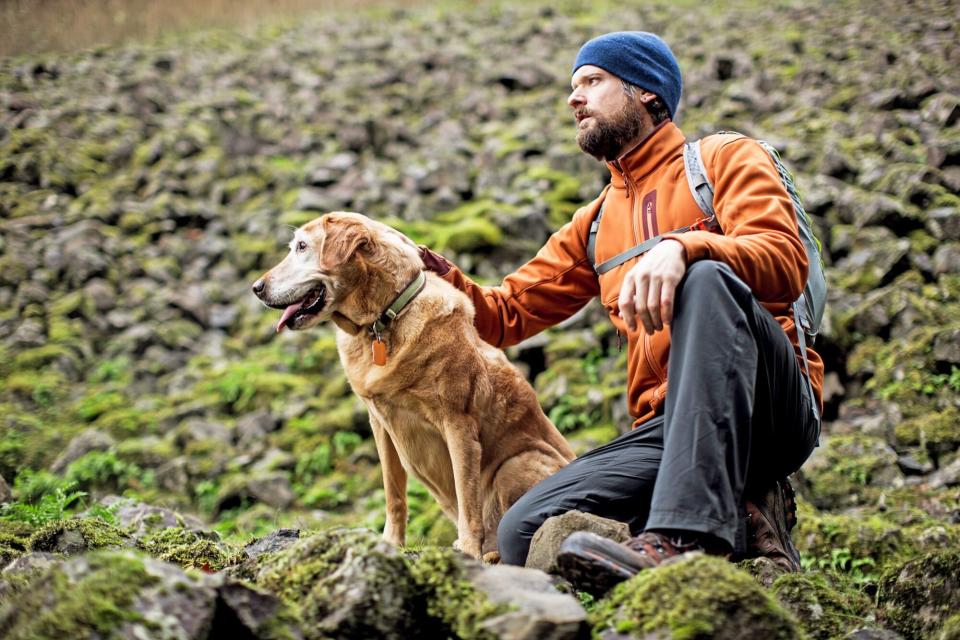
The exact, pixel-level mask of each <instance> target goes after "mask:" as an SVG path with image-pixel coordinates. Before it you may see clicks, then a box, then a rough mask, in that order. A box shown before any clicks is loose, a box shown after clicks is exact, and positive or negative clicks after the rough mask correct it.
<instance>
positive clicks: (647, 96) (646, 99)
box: [640, 90, 657, 104]
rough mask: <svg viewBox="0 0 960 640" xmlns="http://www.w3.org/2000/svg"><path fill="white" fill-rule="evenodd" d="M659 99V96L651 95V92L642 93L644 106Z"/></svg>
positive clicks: (641, 99)
mask: <svg viewBox="0 0 960 640" xmlns="http://www.w3.org/2000/svg"><path fill="white" fill-rule="evenodd" d="M656 99H657V94H655V93H650V92H649V91H642V90H641V91H640V102H642V103H643V104H650V103H651V102H653V101H654V100H656Z"/></svg>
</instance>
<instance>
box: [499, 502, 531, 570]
mask: <svg viewBox="0 0 960 640" xmlns="http://www.w3.org/2000/svg"><path fill="white" fill-rule="evenodd" d="M516 506H517V505H516V504H514V506H513V507H511V508H510V509H508V510H507V512H506V513H505V514H503V518H501V519H500V524H499V525H498V526H497V547H498V549H499V551H500V562H502V563H504V564H513V565H519V566H523V564H524V563H525V562H526V561H527V552H528V551H529V550H530V540H531V538H532V536H528V535H526V534H525V533H524V531H525V528H524V515H525V514H523V513H521V512H520V511H519V510H518V509H516V508H515V507H516Z"/></svg>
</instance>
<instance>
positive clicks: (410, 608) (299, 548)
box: [256, 529, 417, 637]
mask: <svg viewBox="0 0 960 640" xmlns="http://www.w3.org/2000/svg"><path fill="white" fill-rule="evenodd" d="M256 584H257V585H258V586H260V587H263V588H265V589H269V590H270V591H272V592H274V593H276V594H277V595H278V596H280V597H281V598H282V599H283V600H284V601H286V602H287V603H288V604H289V605H291V606H292V607H294V608H296V609H297V610H298V613H299V615H300V617H301V618H302V620H303V621H304V625H305V628H307V629H310V630H311V631H312V632H313V634H314V635H313V636H312V637H317V636H316V634H323V633H329V632H332V631H334V630H335V631H336V634H337V635H338V636H340V637H381V636H389V637H405V636H404V634H405V633H408V632H411V629H412V628H413V627H412V624H413V620H414V619H415V617H416V614H417V612H416V598H415V595H416V594H415V591H416V589H415V585H414V584H413V582H412V580H411V577H410V574H409V570H408V569H407V566H406V564H405V563H404V561H403V558H401V557H400V556H399V554H397V552H396V551H395V550H394V549H393V547H390V546H389V545H387V544H386V543H385V542H383V541H382V540H380V538H379V536H377V535H376V534H375V533H373V532H372V531H368V530H363V529H331V530H328V531H322V532H320V533H318V534H316V535H312V536H310V537H307V538H302V539H300V540H299V541H297V542H296V543H295V544H293V545H291V546H290V547H288V548H287V549H285V550H283V551H281V552H279V553H277V554H274V555H273V556H272V557H271V558H270V562H269V563H267V564H264V565H263V566H261V568H260V570H259V571H258V573H257V576H256ZM345 602H346V603H349V608H348V610H343V608H344V606H345V604H344V603H345Z"/></svg>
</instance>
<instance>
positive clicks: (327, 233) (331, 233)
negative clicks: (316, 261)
mask: <svg viewBox="0 0 960 640" xmlns="http://www.w3.org/2000/svg"><path fill="white" fill-rule="evenodd" d="M323 230H324V239H323V245H322V247H321V254H320V268H321V269H323V270H324V271H329V270H332V269H336V268H337V267H339V266H341V265H343V264H344V263H345V262H347V260H349V259H350V258H352V257H353V254H354V253H356V252H357V251H360V250H362V249H364V248H366V247H368V246H369V245H370V244H371V243H372V242H373V236H372V235H371V234H370V230H369V229H367V227H366V226H364V225H363V224H361V223H359V222H355V221H353V220H347V219H345V218H338V217H334V216H327V217H326V218H324V220H323Z"/></svg>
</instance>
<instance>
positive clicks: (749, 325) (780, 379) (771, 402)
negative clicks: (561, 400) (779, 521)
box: [497, 261, 819, 565]
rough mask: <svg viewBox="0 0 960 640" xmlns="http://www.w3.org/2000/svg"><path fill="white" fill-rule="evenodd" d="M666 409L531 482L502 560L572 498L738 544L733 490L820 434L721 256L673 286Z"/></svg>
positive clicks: (787, 361)
mask: <svg viewBox="0 0 960 640" xmlns="http://www.w3.org/2000/svg"><path fill="white" fill-rule="evenodd" d="M670 332H671V347H670V360H669V365H668V371H669V376H670V383H669V387H668V391H667V397H666V403H665V406H664V412H663V415H660V416H656V417H654V418H652V419H650V420H648V421H647V422H645V423H643V424H641V425H640V426H639V427H637V428H636V429H634V430H633V431H630V432H629V433H626V434H624V435H622V436H620V437H619V438H617V439H615V440H613V441H611V442H609V443H607V444H605V445H603V446H602V447H599V448H597V449H594V450H592V451H589V452H587V453H586V454H584V455H583V456H581V457H579V458H577V459H576V460H574V461H573V462H572V463H570V464H569V465H568V466H566V467H565V468H563V469H561V470H560V471H558V472H557V473H555V474H554V475H552V476H550V477H548V478H546V479H544V480H543V481H542V482H540V483H538V484H536V485H535V486H534V487H533V488H531V489H530V491H528V492H527V493H526V494H525V495H524V496H523V497H521V498H520V499H519V500H518V501H517V502H516V503H515V504H514V505H513V506H512V507H511V508H510V509H509V510H508V511H507V512H506V513H505V514H504V516H503V519H502V520H501V521H500V527H499V529H498V530H497V538H498V544H499V548H500V556H501V560H502V561H503V562H505V563H507V564H517V565H522V564H523V563H524V562H525V561H526V558H527V551H528V550H529V547H530V539H531V538H532V537H533V534H534V532H536V530H537V529H538V528H539V527H540V525H541V524H543V522H544V520H546V519H547V518H549V517H551V516H555V515H558V514H561V513H564V512H566V511H570V510H572V509H576V510H579V511H584V512H588V513H593V514H596V515H599V516H603V517H606V518H612V519H614V520H619V521H621V522H626V523H627V524H628V525H630V529H631V531H632V532H633V533H634V534H636V533H639V532H640V531H642V530H643V529H679V530H684V531H693V532H698V533H706V534H710V535H713V536H716V537H718V538H720V539H721V540H724V541H726V542H727V543H729V544H730V546H731V548H733V549H737V550H741V551H742V549H743V538H744V531H745V522H744V520H743V510H742V498H743V496H744V495H745V494H746V495H749V494H750V492H751V491H752V490H754V491H755V490H763V489H765V488H767V487H769V485H770V484H771V483H773V482H774V481H776V480H779V479H782V478H785V477H786V476H787V475H789V474H791V473H793V472H794V471H796V470H797V469H799V468H800V465H801V464H803V462H804V461H805V460H806V459H807V457H808V456H809V455H810V453H811V451H813V447H814V446H815V444H816V442H817V438H818V437H819V422H818V421H817V419H816V418H815V416H814V414H813V412H812V410H811V404H810V398H809V390H808V387H807V382H806V378H805V377H804V374H803V370H802V368H801V367H800V365H799V364H798V363H797V360H796V357H795V356H794V350H793V345H792V344H791V343H790V340H789V339H788V338H787V335H786V334H785V333H784V331H783V328H782V327H781V326H780V324H779V323H777V321H776V320H775V319H774V318H773V316H772V315H771V314H770V312H769V311H767V310H766V309H764V308H763V307H762V306H760V304H759V303H758V302H757V301H756V299H755V298H754V297H753V294H752V293H751V291H750V289H749V287H747V285H746V284H744V282H743V281H742V280H740V279H739V278H738V277H737V276H736V275H734V273H733V271H732V270H731V269H730V268H729V267H728V266H727V265H725V264H722V263H719V262H714V261H700V262H695V263H694V264H692V265H691V266H690V268H689V269H688V270H687V273H686V275H685V277H684V279H683V281H682V282H681V283H680V286H679V288H678V289H677V295H676V301H675V303H674V318H673V324H672V325H671V327H670Z"/></svg>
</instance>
